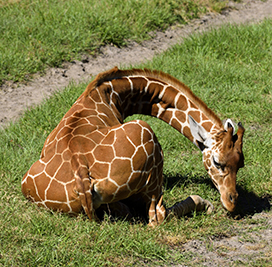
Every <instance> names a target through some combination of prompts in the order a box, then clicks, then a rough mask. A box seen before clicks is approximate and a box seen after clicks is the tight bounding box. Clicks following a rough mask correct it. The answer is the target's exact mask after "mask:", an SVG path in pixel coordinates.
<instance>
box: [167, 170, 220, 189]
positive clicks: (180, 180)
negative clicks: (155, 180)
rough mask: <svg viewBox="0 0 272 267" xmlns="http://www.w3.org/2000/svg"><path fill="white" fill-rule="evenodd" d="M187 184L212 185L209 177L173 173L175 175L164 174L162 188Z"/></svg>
mask: <svg viewBox="0 0 272 267" xmlns="http://www.w3.org/2000/svg"><path fill="white" fill-rule="evenodd" d="M188 184H206V185H208V186H211V187H214V188H215V186H214V185H213V183H212V181H211V179H210V178H206V177H202V176H187V175H183V176H182V175H179V174H177V175H175V176H167V175H165V176H164V189H165V190H167V189H172V188H173V187H175V186H186V185H188Z"/></svg>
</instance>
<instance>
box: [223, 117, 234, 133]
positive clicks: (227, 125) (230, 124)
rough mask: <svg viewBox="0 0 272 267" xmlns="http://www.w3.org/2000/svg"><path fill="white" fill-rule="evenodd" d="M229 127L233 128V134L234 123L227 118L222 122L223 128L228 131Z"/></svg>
mask: <svg viewBox="0 0 272 267" xmlns="http://www.w3.org/2000/svg"><path fill="white" fill-rule="evenodd" d="M229 128H232V129H233V135H234V134H235V126H234V123H233V121H232V120H231V119H227V120H226V121H225V122H224V129H225V130H226V131H228V129H229Z"/></svg>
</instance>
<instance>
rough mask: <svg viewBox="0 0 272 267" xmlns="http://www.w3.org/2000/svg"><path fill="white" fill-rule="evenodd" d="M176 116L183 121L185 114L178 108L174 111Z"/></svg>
mask: <svg viewBox="0 0 272 267" xmlns="http://www.w3.org/2000/svg"><path fill="white" fill-rule="evenodd" d="M175 115H176V118H177V119H178V120H179V121H180V122H181V123H184V122H185V121H186V114H184V112H180V111H179V110H178V111H176V112H175Z"/></svg>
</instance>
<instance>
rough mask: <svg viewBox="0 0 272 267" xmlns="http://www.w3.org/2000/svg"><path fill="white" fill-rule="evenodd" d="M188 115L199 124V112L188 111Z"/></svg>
mask: <svg viewBox="0 0 272 267" xmlns="http://www.w3.org/2000/svg"><path fill="white" fill-rule="evenodd" d="M188 115H190V116H192V117H193V119H194V120H195V121H196V122H198V123H200V122H201V119H200V111H199V110H194V111H189V112H188Z"/></svg>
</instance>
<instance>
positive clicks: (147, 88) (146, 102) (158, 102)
mask: <svg viewBox="0 0 272 267" xmlns="http://www.w3.org/2000/svg"><path fill="white" fill-rule="evenodd" d="M95 88H96V89H95ZM97 90H98V91H97ZM97 93H98V94H99V98H100V99H102V102H106V103H107V105H109V106H110V107H111V109H110V110H111V112H112V113H113V114H114V117H115V120H112V123H113V124H116V123H122V121H123V119H124V118H126V117H127V116H130V115H132V114H145V115H151V116H153V117H157V118H159V119H161V120H163V121H165V122H166V123H168V124H170V125H171V126H172V127H174V128H175V129H176V130H178V131H179V132H181V133H182V134H183V135H184V136H186V137H187V138H188V139H189V140H191V141H192V142H194V143H195V144H196V145H197V146H198V144H197V142H196V140H194V138H193V136H192V134H191V131H190V125H189V116H191V117H192V118H193V119H194V120H195V121H196V122H198V123H200V124H201V125H202V127H203V128H204V129H205V130H206V131H207V132H210V133H213V132H217V131H219V130H220V129H221V128H222V123H221V120H220V119H219V118H218V117H217V116H216V115H215V114H214V112H212V111H211V110H210V109H209V108H208V107H207V106H206V104H205V103H204V102H203V101H202V100H200V99H199V98H198V97H196V96H195V95H194V94H193V93H192V91H191V90H190V89H189V88H188V87H187V86H186V85H184V84H183V83H181V82H180V81H178V80H176V79H175V78H173V77H171V76H170V75H167V74H164V73H161V72H156V71H155V72H152V71H148V70H144V71H143V70H132V71H121V70H118V69H117V68H116V69H113V70H111V71H110V72H108V73H103V74H102V75H101V76H100V77H99V76H98V77H97V78H96V80H94V82H93V83H92V84H91V85H90V86H89V87H88V88H87V89H86V91H85V96H88V97H90V98H91V99H92V95H93V94H97ZM104 112H105V111H104ZM109 117H110V116H109Z"/></svg>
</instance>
